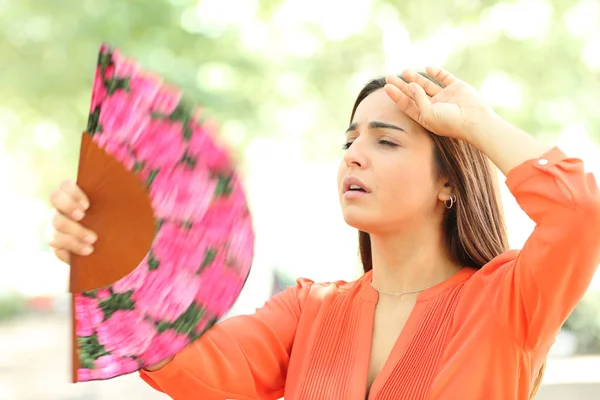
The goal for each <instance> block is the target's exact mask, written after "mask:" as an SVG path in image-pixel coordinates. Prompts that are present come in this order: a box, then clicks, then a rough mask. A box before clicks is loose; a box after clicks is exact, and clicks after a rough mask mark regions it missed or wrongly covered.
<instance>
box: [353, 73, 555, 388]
mask: <svg viewBox="0 0 600 400" xmlns="http://www.w3.org/2000/svg"><path fill="white" fill-rule="evenodd" d="M421 75H422V76H424V77H425V78H427V79H429V80H430V81H432V82H434V83H435V84H437V85H439V86H441V87H443V86H444V85H443V84H442V83H441V82H439V81H438V80H437V79H435V78H433V77H431V76H429V75H427V74H425V73H421ZM400 78H402V76H400ZM402 79H403V80H404V78H402ZM385 83H386V82H385V78H377V79H373V80H371V81H370V82H368V83H367V84H366V85H365V87H364V88H363V89H362V90H361V91H360V93H359V94H358V97H357V98H356V101H355V102H354V107H353V108H352V114H351V116H350V122H352V120H353V119H354V114H355V112H356V109H357V108H358V106H359V104H360V103H361V102H362V101H363V100H364V99H365V98H366V97H367V96H368V95H370V94H371V93H373V92H374V91H376V90H379V89H382V88H383V87H384V86H385ZM428 134H429V135H430V136H431V138H432V139H433V143H434V147H433V152H434V154H433V160H434V164H435V165H434V173H435V178H436V179H437V178H440V177H445V178H447V179H448V180H449V182H450V185H451V187H452V194H453V195H454V196H456V202H455V203H454V207H452V208H451V209H450V210H448V211H447V212H446V215H445V217H444V221H443V230H444V238H445V243H446V250H447V252H448V256H449V257H450V259H451V260H452V261H454V262H455V263H457V264H459V265H463V266H469V267H473V268H477V269H479V268H481V267H483V266H484V265H485V264H487V263H488V262H490V261H491V260H492V259H493V258H494V257H496V256H498V255H500V254H501V253H503V252H505V251H507V250H508V237H507V234H506V227H505V225H504V216H503V214H502V205H501V202H500V193H499V189H498V182H497V179H496V177H495V175H494V169H493V167H492V164H491V162H490V161H489V160H488V158H487V157H486V156H485V155H484V154H483V153H482V152H481V151H479V150H477V149H476V148H475V147H473V146H471V145H470V144H469V143H466V142H464V141H461V140H457V139H453V138H449V137H443V136H438V135H435V134H434V133H432V132H428ZM358 235H359V236H358V243H359V251H360V258H361V261H362V265H363V270H364V272H367V271H370V270H371V269H373V259H372V255H371V237H370V236H369V234H368V233H367V232H363V231H359V233H358ZM544 367H545V364H544V365H542V367H541V369H540V371H539V374H538V376H537V378H536V382H535V384H534V387H533V390H532V393H531V398H533V396H535V394H536V393H537V390H538V388H539V385H540V383H541V380H542V376H543V372H544Z"/></svg>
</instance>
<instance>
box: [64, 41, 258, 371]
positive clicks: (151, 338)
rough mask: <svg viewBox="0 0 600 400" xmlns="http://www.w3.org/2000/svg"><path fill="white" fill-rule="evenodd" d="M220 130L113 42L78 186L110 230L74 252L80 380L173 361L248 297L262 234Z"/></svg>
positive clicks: (104, 60) (96, 91) (96, 222)
mask: <svg viewBox="0 0 600 400" xmlns="http://www.w3.org/2000/svg"><path fill="white" fill-rule="evenodd" d="M215 131H216V128H215V127H214V126H213V125H212V124H210V123H208V122H207V121H206V120H204V119H202V115H201V113H200V111H198V109H194V108H193V107H192V106H191V105H189V104H188V103H186V102H185V101H184V100H183V99H182V94H181V92H180V91H179V90H178V89H177V88H175V87H172V86H168V85H166V84H164V83H163V82H162V80H161V79H160V78H159V77H157V76H153V75H150V74H149V73H146V72H144V71H142V70H141V69H140V67H139V66H138V65H137V63H136V62H134V61H132V60H129V59H127V58H125V57H123V56H122V55H121V54H120V53H119V51H118V50H117V49H112V48H110V47H109V46H107V45H102V46H101V48H100V52H99V56H98V64H97V69H96V75H95V78H94V84H93V93H92V100H91V108H90V115H89V120H88V126H87V130H86V132H84V133H83V135H82V142H81V154H80V159H79V169H78V176H77V182H78V184H79V186H80V187H81V188H82V189H83V190H84V192H85V193H86V194H87V195H88V196H89V198H90V203H91V206H90V208H89V210H88V211H87V214H86V216H85V218H84V219H83V220H82V223H83V225H84V226H87V227H89V228H90V229H91V230H93V231H95V232H97V233H98V241H97V243H96V244H95V251H94V253H93V254H92V255H90V256H85V257H82V256H76V255H73V257H72V262H71V274H70V292H71V293H72V294H73V295H72V300H73V301H72V310H73V318H72V322H73V332H72V335H73V381H74V382H82V381H90V380H103V379H109V378H113V377H116V376H119V375H123V374H128V373H131V372H134V371H137V370H138V369H140V368H144V367H147V366H149V365H152V364H155V363H157V362H159V361H161V360H163V359H166V358H168V357H170V356H172V355H174V354H176V353H177V352H179V351H180V350H182V349H183V348H184V347H185V346H187V345H188V344H189V343H190V342H192V341H194V340H196V339H197V338H199V337H200V336H201V335H202V334H203V333H204V332H206V331H207V330H208V329H209V328H210V327H211V326H212V325H213V324H214V323H215V322H217V321H218V320H219V319H220V318H221V317H222V316H223V315H224V314H225V313H226V312H227V311H228V310H229V309H230V308H231V306H232V305H233V303H234V302H235V300H236V299H237V297H238V295H239V293H240V291H241V290H242V287H243V286H244V283H245V282H246V278H247V277H248V274H249V272H250V267H251V264H252V258H253V249H254V233H253V229H252V222H251V217H250V213H249V211H248V206H247V203H246V197H245V194H244V191H243V188H242V186H241V182H240V178H239V175H238V174H237V172H236V169H235V165H234V163H233V161H232V160H231V158H230V157H229V154H228V152H227V151H226V148H225V147H224V146H222V145H220V144H219V143H218V140H217V137H216V133H215Z"/></svg>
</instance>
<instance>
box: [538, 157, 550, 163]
mask: <svg viewBox="0 0 600 400" xmlns="http://www.w3.org/2000/svg"><path fill="white" fill-rule="evenodd" d="M538 164H540V165H546V164H548V160H546V159H545V158H540V159H539V160H538Z"/></svg>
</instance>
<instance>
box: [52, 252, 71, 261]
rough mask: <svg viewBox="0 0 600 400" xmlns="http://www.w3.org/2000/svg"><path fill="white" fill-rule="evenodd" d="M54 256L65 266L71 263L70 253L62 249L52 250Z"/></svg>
mask: <svg viewBox="0 0 600 400" xmlns="http://www.w3.org/2000/svg"><path fill="white" fill-rule="evenodd" d="M54 255H55V256H56V258H58V259H59V260H60V261H62V262H64V263H65V264H70V263H71V253H69V252H68V251H66V250H64V249H54Z"/></svg>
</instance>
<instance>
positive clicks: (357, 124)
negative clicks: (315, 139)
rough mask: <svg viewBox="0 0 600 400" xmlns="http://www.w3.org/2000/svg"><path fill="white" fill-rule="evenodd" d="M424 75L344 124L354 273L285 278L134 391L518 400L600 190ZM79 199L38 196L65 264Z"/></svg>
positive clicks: (81, 249)
mask: <svg viewBox="0 0 600 400" xmlns="http://www.w3.org/2000/svg"><path fill="white" fill-rule="evenodd" d="M427 72H428V74H429V76H430V77H431V79H426V77H425V76H421V75H419V74H417V73H415V72H413V71H407V72H405V73H404V74H403V77H402V78H399V77H393V76H391V77H388V78H387V84H386V80H385V79H377V80H374V81H372V82H370V83H369V84H368V85H367V86H366V87H365V88H364V89H363V90H362V92H361V93H360V95H359V97H358V99H357V101H356V104H355V106H354V110H353V112H352V118H351V124H350V126H349V128H348V130H347V132H346V143H345V145H344V147H345V149H346V152H345V155H344V158H343V160H342V162H341V164H340V169H339V177H338V184H339V194H340V203H341V207H342V210H343V215H344V219H345V221H346V222H347V223H348V224H349V225H351V226H353V227H355V228H357V229H358V230H359V239H360V252H361V258H362V261H363V265H364V270H365V274H364V275H363V276H362V277H361V278H360V279H359V280H357V281H355V282H350V283H346V282H341V281H340V282H333V283H321V284H318V283H314V282H312V281H310V280H307V279H300V280H298V282H297V285H296V286H294V287H290V288H288V289H286V290H285V291H283V292H282V293H280V294H278V295H276V296H275V297H273V298H272V299H271V300H269V301H267V303H266V304H265V305H264V306H263V307H262V308H261V309H259V310H257V312H256V313H255V314H254V315H248V316H238V317H234V318H230V319H227V320H225V321H223V322H221V323H219V324H217V325H216V326H214V327H213V328H212V329H211V330H210V331H209V332H208V333H207V334H205V335H204V336H203V337H202V338H200V339H199V340H198V341H197V342H195V343H194V344H192V345H190V346H189V347H188V348H186V349H185V350H183V351H182V352H181V353H180V354H178V355H177V356H176V357H175V358H173V359H171V360H165V361H164V362H162V363H160V364H158V365H155V366H153V367H151V368H149V369H148V370H145V371H142V372H141V376H142V378H143V379H144V380H145V381H146V382H148V383H149V384H150V385H152V386H153V387H154V388H156V389H157V390H160V391H163V392H165V393H166V394H168V395H170V396H171V397H173V398H175V399H178V400H179V399H277V398H280V397H282V396H284V395H285V398H286V400H299V399H311V400H312V399H344V400H347V399H357V400H358V399H364V398H365V397H366V398H368V399H382V400H383V399H425V398H427V399H461V400H470V399H473V400H475V399H502V400H505V399H527V398H529V397H530V396H532V395H533V393H534V392H535V390H536V388H537V385H539V381H540V378H541V371H542V368H543V365H544V361H545V358H546V355H547V353H548V350H549V348H550V346H551V344H552V343H553V341H554V338H555V337H556V335H557V333H558V330H559V328H560V327H561V325H562V324H563V322H564V321H565V319H566V318H567V317H568V315H569V314H570V313H571V312H572V311H573V308H574V307H575V306H576V304H577V303H578V301H579V300H580V299H581V297H582V296H583V294H584V292H585V290H586V289H587V287H588V285H589V283H590V281H591V279H592V276H593V274H594V272H595V270H596V268H597V265H598V263H600V192H599V190H598V187H597V185H596V182H595V180H594V177H593V176H592V175H591V174H586V173H584V171H583V164H582V162H581V161H580V160H578V159H572V158H567V157H566V156H565V155H564V154H563V153H562V152H561V151H560V150H559V149H557V148H553V149H547V148H545V147H544V146H543V145H541V144H540V143H538V142H537V141H536V140H535V139H533V138H532V137H531V136H529V135H527V134H526V133H524V132H522V131H521V130H519V129H518V128H516V127H514V126H512V125H511V124H509V123H508V122H506V121H504V120H502V119H501V118H500V117H499V116H498V115H497V114H496V113H494V112H493V110H492V109H491V108H490V107H489V106H488V105H486V103H485V102H484V101H483V100H482V99H481V97H480V96H479V95H478V94H477V93H476V92H475V90H474V89H473V88H472V87H470V86H469V85H467V84H466V83H465V82H463V81H461V80H459V79H457V78H455V77H454V76H453V75H451V74H449V73H448V72H447V71H445V70H443V69H438V68H428V69H427ZM434 81H435V82H434ZM409 82H410V83H409ZM436 83H438V84H436ZM484 155H485V156H484ZM486 156H487V157H486ZM488 158H489V160H491V161H492V162H493V163H494V164H495V165H496V166H497V167H498V168H499V169H500V170H501V171H502V172H503V173H504V174H505V175H507V182H506V183H507V185H508V187H509V189H510V190H511V192H512V193H513V195H514V196H515V197H516V199H517V201H518V202H519V204H520V205H521V207H522V208H523V209H524V210H525V212H527V214H528V215H529V216H530V217H531V218H532V219H533V220H534V221H535V222H536V224H537V226H536V229H535V231H534V232H533V234H532V235H531V237H530V238H529V240H528V241H527V243H526V244H525V246H524V248H523V250H522V251H521V252H517V251H507V240H506V234H505V232H504V227H503V222H502V217H501V210H500V206H499V203H498V193H497V189H496V187H495V185H494V179H493V178H492V176H493V170H492V168H491V166H490V165H489V163H488V161H487V160H488ZM86 203H87V199H86V197H85V194H84V193H82V192H81V190H79V189H78V188H77V187H76V186H75V185H74V184H73V183H65V184H63V186H61V188H60V189H58V190H57V191H55V192H54V193H53V195H52V204H53V205H54V207H55V208H56V209H57V211H58V213H57V217H56V218H55V220H54V226H55V228H56V235H55V237H54V240H53V241H52V243H51V244H52V246H53V247H54V248H55V251H56V254H57V256H58V257H59V258H61V259H62V260H64V261H68V257H69V254H70V253H71V252H78V253H80V254H89V253H90V252H91V251H92V248H91V247H90V242H93V240H94V238H95V237H94V234H93V232H90V231H88V230H86V229H85V228H84V227H82V226H80V225H79V224H78V223H77V222H76V221H77V220H78V219H80V218H81V216H82V213H83V212H84V211H85V208H86V207H85V206H88V205H89V204H86ZM80 204H83V206H81V205H80ZM85 238H88V242H86V240H85Z"/></svg>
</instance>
